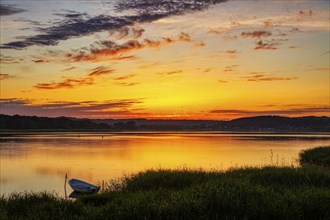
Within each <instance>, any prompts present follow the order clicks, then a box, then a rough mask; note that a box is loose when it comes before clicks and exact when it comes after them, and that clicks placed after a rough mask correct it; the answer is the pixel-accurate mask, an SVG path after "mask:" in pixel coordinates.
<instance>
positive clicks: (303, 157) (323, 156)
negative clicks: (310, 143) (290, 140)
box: [299, 147, 330, 167]
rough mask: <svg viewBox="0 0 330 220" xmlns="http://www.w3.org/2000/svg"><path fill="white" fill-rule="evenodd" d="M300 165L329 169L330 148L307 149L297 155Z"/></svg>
mask: <svg viewBox="0 0 330 220" xmlns="http://www.w3.org/2000/svg"><path fill="white" fill-rule="evenodd" d="M299 160H300V164H302V165H318V166H327V167H330V147H316V148H312V149H307V150H304V151H302V152H301V153H300V154H299Z"/></svg>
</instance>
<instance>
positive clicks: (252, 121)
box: [219, 116, 330, 132]
mask: <svg viewBox="0 0 330 220" xmlns="http://www.w3.org/2000/svg"><path fill="white" fill-rule="evenodd" d="M219 129H222V130H226V129H229V130H235V131H302V132H317V131H318V132H329V131H330V118H329V117H313V116H309V117H298V118H288V117H280V116H258V117H249V118H239V119H234V120H231V121H227V122H225V123H223V124H222V125H221V126H220V127H219Z"/></svg>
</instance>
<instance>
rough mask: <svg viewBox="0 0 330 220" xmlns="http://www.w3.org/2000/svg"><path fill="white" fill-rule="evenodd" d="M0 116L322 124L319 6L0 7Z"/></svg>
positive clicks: (177, 0)
mask: <svg viewBox="0 0 330 220" xmlns="http://www.w3.org/2000/svg"><path fill="white" fill-rule="evenodd" d="M0 16H1V17H0V18H1V39H0V48H1V57H0V59H1V66H0V67H1V75H0V78H1V100H0V103H1V114H9V115H13V114H20V115H36V116H51V117H55V116H70V117H79V118H83V117H87V118H148V119H219V120H229V119H232V118H238V117H246V116H256V115H282V116H290V117H293V116H306V115H316V116H320V115H322V116H330V112H329V105H330V104H329V102H330V90H329V89H330V74H329V56H330V54H329V47H330V45H329V37H330V36H329V34H330V26H329V25H330V24H329V19H330V15H329V1H328V0H322V1H317V0H299V1H295V0H268V1H265V0H244V1H243V0H228V1H224V0H213V1H211V0H158V1H157V0H109V1H92V0H74V1H69V0H67V1H65V0H52V1H47V0H45V1H42V0H34V1H32V0H29V1H26V0H1V10H0Z"/></svg>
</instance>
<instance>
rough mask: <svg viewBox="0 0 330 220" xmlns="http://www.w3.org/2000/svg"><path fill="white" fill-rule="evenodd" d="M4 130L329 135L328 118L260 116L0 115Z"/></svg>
mask: <svg viewBox="0 0 330 220" xmlns="http://www.w3.org/2000/svg"><path fill="white" fill-rule="evenodd" d="M0 129H1V130H9V129H13V130H15V129H16V130H26V129H35V130H108V131H238V132H245V131H247V132H330V118H329V117H314V116H310V117H296V118H289V117H281V116H258V117H247V118H239V119H234V120H231V121H216V120H148V119H140V118H138V119H77V118H67V117H58V118H47V117H36V116H19V115H14V116H8V115H0Z"/></svg>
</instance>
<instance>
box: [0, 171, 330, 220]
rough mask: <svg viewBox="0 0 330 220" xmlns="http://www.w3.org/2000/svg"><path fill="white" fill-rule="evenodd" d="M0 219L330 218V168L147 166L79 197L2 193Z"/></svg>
mask: <svg viewBox="0 0 330 220" xmlns="http://www.w3.org/2000/svg"><path fill="white" fill-rule="evenodd" d="M0 218H1V219H134V220H139V219H141V220H142V219H143V220H145V219H330V170H329V168H328V167H318V166H306V167H305V166H304V167H299V168H294V167H264V168H240V169H231V170H229V171H226V172H224V171H211V172H206V171H203V170H189V169H183V170H148V171H145V172H141V173H138V174H136V175H132V176H127V177H125V178H123V179H122V180H121V181H117V182H112V184H110V186H109V187H108V189H107V190H105V191H103V192H101V193H98V194H95V195H91V196H83V197H81V198H79V199H77V200H65V199H63V198H59V197H57V196H56V195H53V194H49V193H35V194H31V193H23V194H12V195H10V196H9V197H6V198H5V197H1V198H0Z"/></svg>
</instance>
